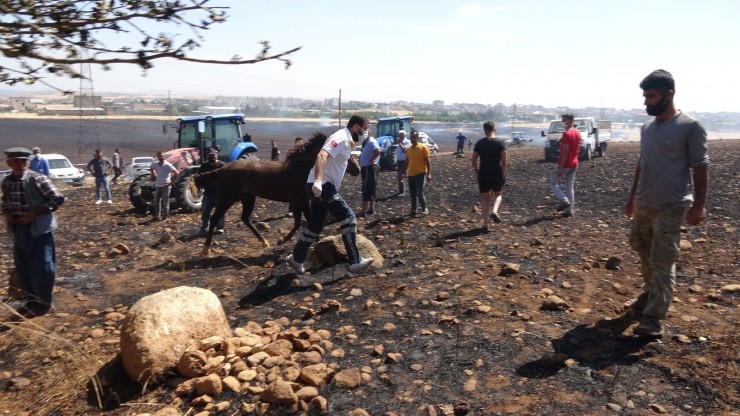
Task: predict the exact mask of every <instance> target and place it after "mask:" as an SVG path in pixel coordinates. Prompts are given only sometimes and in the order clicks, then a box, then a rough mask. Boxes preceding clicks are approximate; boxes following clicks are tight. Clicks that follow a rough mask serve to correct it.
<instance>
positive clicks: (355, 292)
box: [349, 288, 362, 297]
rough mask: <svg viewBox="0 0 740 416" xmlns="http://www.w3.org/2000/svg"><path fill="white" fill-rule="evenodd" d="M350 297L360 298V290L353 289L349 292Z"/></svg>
mask: <svg viewBox="0 0 740 416" xmlns="http://www.w3.org/2000/svg"><path fill="white" fill-rule="evenodd" d="M349 295H350V296H354V297H359V296H362V289H360V288H353V289H352V290H350V291H349Z"/></svg>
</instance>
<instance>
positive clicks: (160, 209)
mask: <svg viewBox="0 0 740 416" xmlns="http://www.w3.org/2000/svg"><path fill="white" fill-rule="evenodd" d="M169 213H170V187H169V186H157V187H156V190H155V191H154V216H155V217H156V218H157V219H161V220H166V219H167V214H169Z"/></svg>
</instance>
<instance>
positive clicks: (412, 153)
mask: <svg viewBox="0 0 740 416" xmlns="http://www.w3.org/2000/svg"><path fill="white" fill-rule="evenodd" d="M429 154H430V153H429V148H428V147H427V146H426V145H424V144H421V143H417V144H416V146H409V148H408V149H406V159H408V175H409V176H414V175H419V174H423V173H427V164H426V162H425V160H426V158H428V157H429Z"/></svg>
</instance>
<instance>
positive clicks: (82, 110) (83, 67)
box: [75, 48, 101, 155]
mask: <svg viewBox="0 0 740 416" xmlns="http://www.w3.org/2000/svg"><path fill="white" fill-rule="evenodd" d="M81 53H82V55H83V56H84V57H87V56H88V54H87V49H84V48H82V49H81ZM80 75H82V78H80V94H79V95H78V97H77V99H76V100H75V101H76V104H77V109H78V110H79V115H80V141H79V154H80V155H81V154H83V153H85V152H86V151H87V149H88V148H90V147H91V146H95V148H96V149H100V134H99V133H98V116H97V108H98V107H99V106H100V104H101V103H100V100H99V99H98V98H97V97H95V90H94V89H93V80H92V71H91V70H90V64H89V63H82V64H80Z"/></svg>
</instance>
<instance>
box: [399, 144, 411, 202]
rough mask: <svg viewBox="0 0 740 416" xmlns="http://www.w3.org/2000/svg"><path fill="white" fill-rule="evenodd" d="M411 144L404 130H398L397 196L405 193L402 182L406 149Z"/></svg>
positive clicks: (404, 171) (404, 172)
mask: <svg viewBox="0 0 740 416" xmlns="http://www.w3.org/2000/svg"><path fill="white" fill-rule="evenodd" d="M410 146H411V141H410V140H409V139H407V138H406V131H405V130H403V129H402V130H399V131H398V137H397V138H396V177H397V178H398V196H404V195H406V192H405V191H404V189H403V184H404V181H405V179H406V149H408V148H409V147H410Z"/></svg>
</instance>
